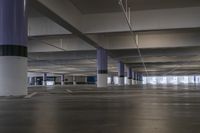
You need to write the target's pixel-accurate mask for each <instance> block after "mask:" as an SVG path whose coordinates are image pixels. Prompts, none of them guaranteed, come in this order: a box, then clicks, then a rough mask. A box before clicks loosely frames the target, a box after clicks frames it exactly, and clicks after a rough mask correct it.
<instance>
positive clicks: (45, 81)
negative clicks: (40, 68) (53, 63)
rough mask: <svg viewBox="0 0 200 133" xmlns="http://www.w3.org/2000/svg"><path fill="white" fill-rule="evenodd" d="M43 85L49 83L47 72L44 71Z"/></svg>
mask: <svg viewBox="0 0 200 133" xmlns="http://www.w3.org/2000/svg"><path fill="white" fill-rule="evenodd" d="M42 85H43V86H46V85H47V73H44V74H43V83H42Z"/></svg>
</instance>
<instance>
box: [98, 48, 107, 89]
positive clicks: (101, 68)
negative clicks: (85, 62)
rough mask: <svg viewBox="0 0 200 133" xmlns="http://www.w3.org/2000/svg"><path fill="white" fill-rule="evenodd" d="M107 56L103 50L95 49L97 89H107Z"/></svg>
mask: <svg viewBox="0 0 200 133" xmlns="http://www.w3.org/2000/svg"><path fill="white" fill-rule="evenodd" d="M107 78H108V55H107V51H106V50H105V49H103V48H98V49H97V87H98V88H103V87H107Z"/></svg>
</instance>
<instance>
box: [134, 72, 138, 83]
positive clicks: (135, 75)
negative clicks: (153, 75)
mask: <svg viewBox="0 0 200 133" xmlns="http://www.w3.org/2000/svg"><path fill="white" fill-rule="evenodd" d="M137 75H138V74H137V72H134V82H135V84H137V83H138V81H137V78H138V77H137Z"/></svg>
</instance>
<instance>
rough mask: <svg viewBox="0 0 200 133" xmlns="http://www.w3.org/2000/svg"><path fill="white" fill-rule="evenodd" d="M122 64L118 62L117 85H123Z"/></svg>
mask: <svg viewBox="0 0 200 133" xmlns="http://www.w3.org/2000/svg"><path fill="white" fill-rule="evenodd" d="M124 74H125V73H124V64H123V63H122V62H119V63H118V78H119V85H121V86H123V85H124V82H125V81H124V80H125V79H124Z"/></svg>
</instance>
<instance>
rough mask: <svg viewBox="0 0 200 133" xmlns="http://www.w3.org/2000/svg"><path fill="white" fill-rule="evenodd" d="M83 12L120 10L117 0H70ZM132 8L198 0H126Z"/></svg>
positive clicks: (196, 0)
mask: <svg viewBox="0 0 200 133" xmlns="http://www.w3.org/2000/svg"><path fill="white" fill-rule="evenodd" d="M70 1H71V2H72V3H73V4H74V5H75V6H76V7H77V8H78V9H79V10H80V11H81V12H82V13H83V14H90V13H105V12H120V11H121V9H120V7H119V5H118V1H119V0H70ZM128 5H129V7H131V9H132V10H151V9H166V8H183V7H195V6H199V5H200V1H199V0H128Z"/></svg>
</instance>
